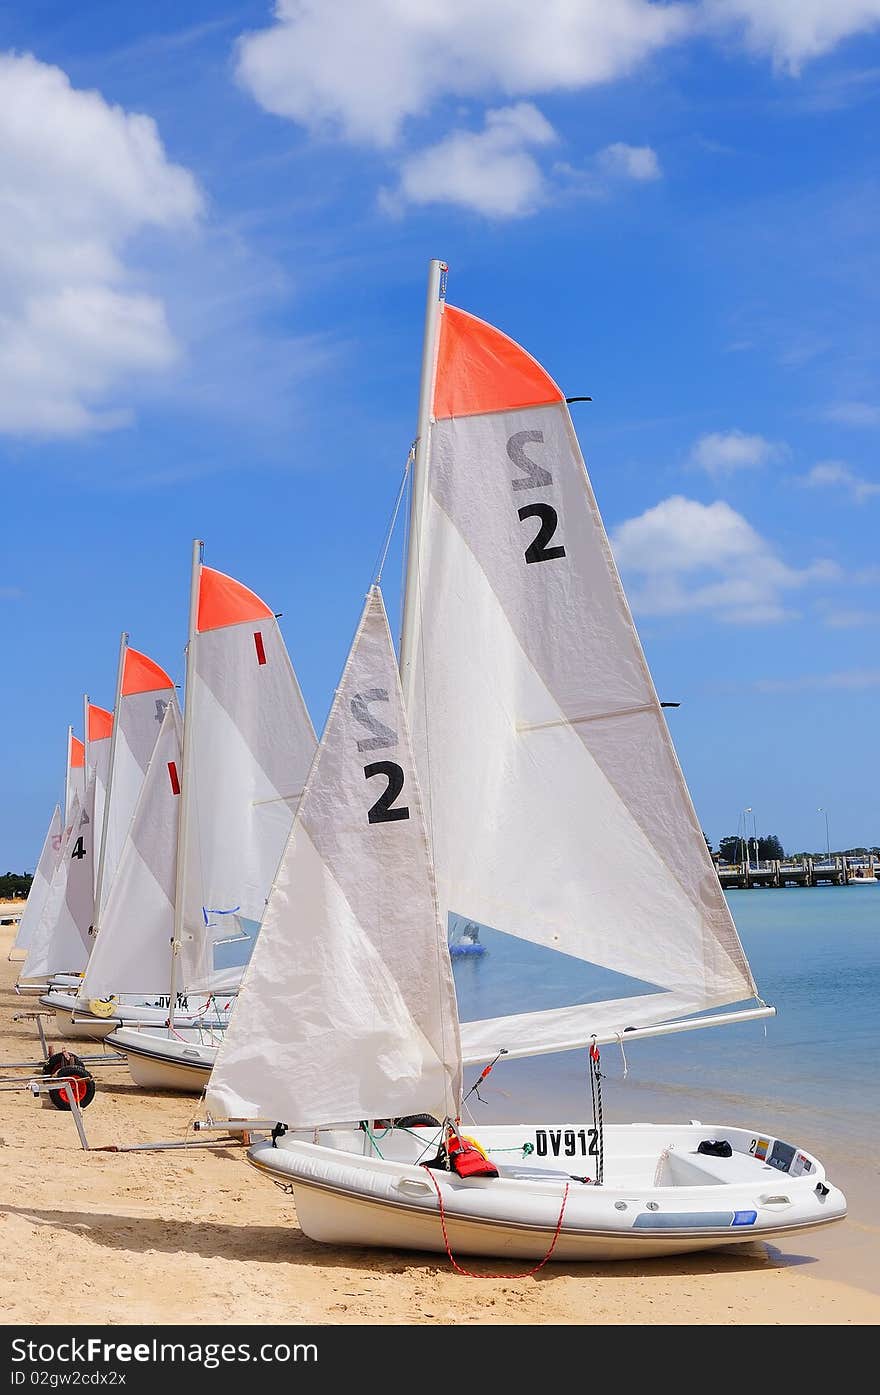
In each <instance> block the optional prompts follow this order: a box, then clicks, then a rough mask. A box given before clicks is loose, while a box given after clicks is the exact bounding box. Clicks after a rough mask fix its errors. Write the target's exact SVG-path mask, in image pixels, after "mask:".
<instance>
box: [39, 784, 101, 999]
mask: <svg viewBox="0 0 880 1395" xmlns="http://www.w3.org/2000/svg"><path fill="white" fill-rule="evenodd" d="M94 807H95V779H94V776H93V777H92V779H91V780H90V781H89V785H88V788H87V789H86V798H85V804H84V805H83V807H82V808H80V803H79V799H78V798H77V797H76V796H74V801H73V806H72V808H71V829H70V832H69V834H68V836H67V840H66V842H65V845H64V849H63V852H62V856H61V860H60V861H59V863H58V866H57V867H56V869H55V873H54V875H53V877H52V881H51V883H50V886H49V893H48V895H47V897H46V901H45V904H44V906H43V913H42V915H41V917H40V921H39V924H38V926H37V928H36V930H35V932H34V937H33V941H32V943H31V946H30V949H29V950H28V956H27V959H26V960H25V962H24V965H23V967H22V971H21V977H22V978H23V979H28V978H39V977H41V976H42V975H44V974H56V973H69V974H76V973H80V972H81V971H82V969H83V968H84V967H85V965H86V962H87V961H88V957H89V949H90V947H91V940H90V936H89V931H90V930H91V926H92V915H93V913H94V906H95V901H94V895H95V892H94V885H95V884H94V863H95V847H94V837H93V834H94V828H95V821H94V817H93V815H94Z"/></svg>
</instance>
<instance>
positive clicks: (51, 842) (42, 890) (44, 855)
mask: <svg viewBox="0 0 880 1395" xmlns="http://www.w3.org/2000/svg"><path fill="white" fill-rule="evenodd" d="M63 843H64V829H63V827H62V824H61V807H60V805H58V804H56V805H55V809H54V811H53V813H52V817H51V819H50V820H49V827H48V828H47V830H46V836H45V838H44V839H43V846H42V849H41V850H40V858H39V861H38V862H37V866H36V869H35V871H34V876H33V881H32V882H31V888H30V891H29V892H28V897H27V902H26V904H25V908H24V911H23V912H22V917H21V920H20V921H19V922H18V932H17V934H16V936H15V942H14V944H13V945H12V948H11V949H10V951H9V957H10V958H12V955H13V952H14V951H16V950H18V951H21V950H27V949H29V948H30V945H31V942H32V940H33V938H34V933H35V931H36V929H37V926H38V925H39V923H40V916H41V915H42V913H43V907H44V906H45V904H46V898H47V896H48V895H49V887H50V885H51V882H52V876H53V874H54V872H55V868H56V867H57V866H58V863H59V861H60V859H61V852H62V847H63ZM19 957H21V956H20V954H19Z"/></svg>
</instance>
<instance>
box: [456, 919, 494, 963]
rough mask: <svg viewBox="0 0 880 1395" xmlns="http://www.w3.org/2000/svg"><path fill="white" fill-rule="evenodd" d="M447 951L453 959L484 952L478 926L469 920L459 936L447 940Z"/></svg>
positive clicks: (484, 947) (484, 948)
mask: <svg viewBox="0 0 880 1395" xmlns="http://www.w3.org/2000/svg"><path fill="white" fill-rule="evenodd" d="M449 953H450V955H451V956H452V958H453V959H458V958H462V957H463V956H464V955H469V956H471V957H472V956H474V955H480V954H485V953H486V946H485V945H484V944H480V927H479V925H475V924H474V922H473V921H472V920H469V921H468V923H467V925H465V927H464V929H463V930H462V932H461V934H460V935H459V936H456V938H455V939H452V940H450V942H449Z"/></svg>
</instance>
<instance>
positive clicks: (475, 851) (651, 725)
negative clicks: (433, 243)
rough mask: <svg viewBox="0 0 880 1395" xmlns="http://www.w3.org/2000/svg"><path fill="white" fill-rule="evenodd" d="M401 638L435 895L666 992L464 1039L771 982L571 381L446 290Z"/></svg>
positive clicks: (469, 1053) (584, 1022)
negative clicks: (671, 698)
mask: <svg viewBox="0 0 880 1395" xmlns="http://www.w3.org/2000/svg"><path fill="white" fill-rule="evenodd" d="M426 361H427V363H428V372H429V386H431V385H433V393H432V395H431V397H430V399H429V400H430V415H429V420H428V421H427V423H426V429H425V431H424V433H423V437H422V439H421V440H420V451H421V452H422V457H421V461H420V477H421V479H422V480H424V481H425V483H424V489H423V492H422V494H421V496H420V497H419V498H418V499H416V500H414V509H413V517H414V527H413V530H412V533H411V539H410V548H411V549H416V554H415V557H416V564H415V566H411V567H410V569H409V578H410V579H409V585H408V591H407V597H406V609H407V614H408V617H409V620H408V635H409V642H408V644H407V649H406V652H405V654H404V655H403V658H404V662H405V677H406V684H405V691H406V693H407V699H408V712H409V717H410V723H411V727H412V731H413V742H414V747H415V751H416V759H417V762H418V765H419V771H420V775H421V778H422V784H423V787H424V788H425V789H426V790H427V792H428V801H427V811H428V819H429V826H430V830H431V838H432V848H433V853H434V860H435V866H436V874H437V884H438V894H439V902H440V909H441V913H442V915H443V918H444V920H445V919H446V917H447V915H448V914H450V913H458V914H461V915H465V916H467V917H469V918H471V919H473V920H475V921H478V922H481V923H482V924H484V925H488V926H492V927H495V928H496V929H499V930H502V931H505V932H507V933H509V934H511V935H516V936H519V937H521V938H523V939H527V940H530V941H533V942H535V943H537V944H540V945H544V946H547V947H548V948H552V949H554V950H558V951H561V952H562V953H565V954H568V955H572V956H575V957H577V958H579V959H582V960H587V961H590V962H593V963H595V964H598V965H602V966H603V967H605V968H608V969H612V970H615V971H617V972H619V973H621V974H625V975H627V976H629V977H630V978H635V979H639V980H641V981H642V982H644V983H645V984H646V985H649V986H653V987H655V988H657V989H659V990H661V991H660V992H651V991H649V990H648V989H646V991H645V993H644V994H643V995H642V996H638V995H636V996H633V997H629V998H622V999H617V1000H614V1001H606V1002H603V1003H588V1004H585V1005H584V1004H574V1005H572V1006H571V1007H567V1008H562V1009H553V1010H548V1011H546V1012H541V1011H540V1010H538V1011H535V1012H531V1013H528V1014H520V1015H517V1016H514V1017H509V1018H504V1019H496V1020H492V1021H488V1022H476V1023H464V1024H462V1043H463V1054H464V1057H465V1060H484V1059H488V1058H489V1057H490V1056H493V1055H494V1054H495V1053H496V1052H497V1051H498V1050H500V1049H501V1048H505V1049H506V1050H507V1051H508V1053H509V1054H510V1055H511V1056H516V1055H529V1054H534V1053H535V1052H541V1051H550V1050H562V1049H567V1048H573V1047H575V1046H578V1045H580V1044H582V1043H584V1042H586V1041H588V1040H589V1039H590V1037H591V1035H593V1034H595V1033H599V1032H604V1031H609V1030H610V1031H612V1032H615V1031H623V1030H625V1028H626V1027H629V1026H633V1027H638V1026H644V1025H647V1024H649V1023H656V1022H659V1021H666V1020H668V1019H669V1018H670V1017H671V1016H673V1015H676V1014H680V1013H693V1012H698V1011H701V1010H703V1009H706V1008H711V1007H714V1006H718V1005H721V1004H724V1003H732V1002H739V1001H743V1000H745V999H749V998H752V997H753V996H755V993H756V989H755V984H754V982H753V979H752V975H751V971H750V969H749V965H748V962H747V960H746V956H745V954H744V952H743V950H742V946H741V944H740V941H739V938H738V936H737V932H736V929H735V926H734V923H733V920H732V918H731V915H730V911H729V909H728V907H727V903H726V901H725V899H724V896H723V894H722V891H721V887H720V884H719V881H718V877H717V874H716V871H715V869H714V867H713V864H712V861H711V858H710V856H709V853H708V850H707V847H706V843H705V839H704V837H703V834H702V831H701V828H700V824H699V821H698V819H697V817H696V814H695V811H694V808H693V804H692V802H691V798H690V795H689V793H688V790H687V787H686V785H685V781H684V778H683V775H682V772H681V769H680V766H679V763H678V760H677V758H676V754H675V751H674V749H673V745H672V741H671V738H670V735H669V731H668V728H667V725H666V720H665V717H664V714H663V712H662V710H661V706H660V702H659V700H658V697H657V693H656V691H655V689H654V684H653V682H652V679H651V675H650V673H649V671H648V666H647V663H646V661H645V656H644V653H643V651H642V647H641V644H640V642H639V638H638V635H637V633H636V629H635V626H634V624H633V619H632V616H631V614H630V610H629V606H628V604H627V601H626V598H625V596H624V592H623V588H622V586H621V582H620V579H619V576H618V573H617V569H616V567H615V563H614V559H613V557H612V553H611V548H610V546H609V543H608V538H607V536H606V533H605V529H604V527H603V524H602V520H601V518H600V515H599V510H598V508H597V505H596V500H595V498H594V495H593V490H592V488H591V485H590V481H589V479H588V477H587V472H586V469H585V466H584V461H583V458H582V456H581V452H580V449H579V447H578V443H577V438H576V436H575V432H574V428H573V425H572V422H571V418H570V414H569V411H568V407H567V404H566V401H565V398H564V396H563V393H562V392H561V390H560V389H559V387H558V386H557V385H556V383H555V382H553V380H552V379H551V378H550V376H549V375H548V374H547V373H546V371H545V370H544V369H543V368H542V367H541V366H540V364H538V363H537V362H536V361H535V360H534V359H533V358H532V357H531V356H530V355H529V354H528V353H526V352H525V350H523V349H522V348H520V346H519V345H517V344H515V343H514V342H513V341H512V340H510V339H508V338H507V336H506V335H504V334H502V333H501V332H500V331H499V330H497V329H495V328H493V327H492V326H491V325H488V324H486V323H484V322H483V321H482V320H479V319H476V318H475V317H474V316H472V315H470V314H467V313H465V312H464V311H462V310H458V309H455V308H453V307H452V306H449V305H446V306H442V307H441V312H440V315H439V334H438V336H437V339H436V341H434V342H433V343H430V344H429V345H428V352H427V354H426Z"/></svg>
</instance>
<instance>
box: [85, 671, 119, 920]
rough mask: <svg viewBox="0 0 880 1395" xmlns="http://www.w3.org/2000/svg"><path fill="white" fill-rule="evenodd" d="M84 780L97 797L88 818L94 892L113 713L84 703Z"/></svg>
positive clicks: (94, 888) (96, 879)
mask: <svg viewBox="0 0 880 1395" xmlns="http://www.w3.org/2000/svg"><path fill="white" fill-rule="evenodd" d="M85 730H86V740H85V781H86V790H88V788H89V786H90V784H92V783H94V787H95V788H94V794H93V796H92V797H91V798H92V803H91V806H90V809H89V815H90V817H92V818H93V819H94V829H95V830H96V831H95V840H96V846H95V848H94V864H93V876H94V887H93V895H94V892H95V891H97V886H98V867H99V865H100V859H101V844H102V840H103V836H104V804H105V801H106V799H107V782H108V779H109V776H110V750H111V746H112V738H113V713H112V712H108V711H107V709H106V708H105V707H96V706H95V704H94V703H93V702H89V700H88V698H86V700H85Z"/></svg>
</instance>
